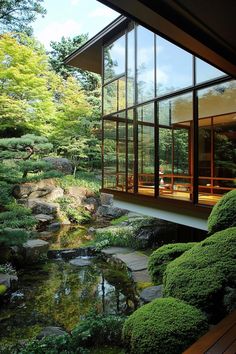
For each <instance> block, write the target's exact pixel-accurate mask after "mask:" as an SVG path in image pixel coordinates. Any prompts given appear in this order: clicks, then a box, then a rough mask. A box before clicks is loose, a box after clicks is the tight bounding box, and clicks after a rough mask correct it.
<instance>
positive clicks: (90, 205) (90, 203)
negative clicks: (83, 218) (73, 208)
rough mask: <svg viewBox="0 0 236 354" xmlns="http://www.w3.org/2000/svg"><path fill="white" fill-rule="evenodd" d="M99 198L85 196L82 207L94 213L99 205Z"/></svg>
mask: <svg viewBox="0 0 236 354" xmlns="http://www.w3.org/2000/svg"><path fill="white" fill-rule="evenodd" d="M99 204H100V203H99V200H98V198H94V197H89V198H86V199H85V200H84V202H83V205H84V208H85V209H86V210H88V211H89V212H91V213H95V212H96V210H97V209H98V206H99Z"/></svg>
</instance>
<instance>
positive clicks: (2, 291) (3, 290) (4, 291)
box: [0, 284, 7, 295]
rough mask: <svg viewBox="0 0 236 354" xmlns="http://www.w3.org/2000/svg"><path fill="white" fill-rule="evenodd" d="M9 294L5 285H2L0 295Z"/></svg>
mask: <svg viewBox="0 0 236 354" xmlns="http://www.w3.org/2000/svg"><path fill="white" fill-rule="evenodd" d="M6 292H7V287H6V285H4V284H0V295H4V294H5V293H6Z"/></svg>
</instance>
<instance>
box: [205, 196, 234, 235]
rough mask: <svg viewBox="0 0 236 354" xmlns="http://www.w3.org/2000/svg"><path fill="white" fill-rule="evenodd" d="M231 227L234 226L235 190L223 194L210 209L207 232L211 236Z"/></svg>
mask: <svg viewBox="0 0 236 354" xmlns="http://www.w3.org/2000/svg"><path fill="white" fill-rule="evenodd" d="M233 226H236V189H234V190H232V191H230V192H228V193H227V194H225V195H224V196H223V197H222V198H221V199H220V200H219V202H218V203H217V204H216V205H215V206H214V208H213V209H212V212H211V214H210V216H209V218H208V232H209V234H213V233H215V232H217V231H220V230H225V229H227V228H229V227H233Z"/></svg>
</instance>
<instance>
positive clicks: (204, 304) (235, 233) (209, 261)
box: [163, 227, 236, 322]
mask: <svg viewBox="0 0 236 354" xmlns="http://www.w3.org/2000/svg"><path fill="white" fill-rule="evenodd" d="M235 259H236V227H233V228H229V229H226V230H224V231H219V232H217V233H215V234H214V235H212V236H210V237H208V238H206V239H205V240H204V241H202V242H200V243H199V244H197V245H196V246H194V247H192V248H191V249H190V250H189V251H187V252H185V253H184V254H182V255H181V256H180V257H178V258H177V259H175V260H174V261H172V262H171V263H169V265H168V266H167V268H166V271H165V274H164V279H163V280H164V295H165V296H173V297H175V298H178V299H181V300H184V301H186V302H188V303H189V304H191V305H193V306H196V307H198V308H199V309H201V310H203V311H205V312H206V313H207V314H208V315H209V317H210V318H211V319H212V320H213V321H215V322H216V321H218V320H220V319H221V318H222V317H224V316H225V315H226V313H227V312H228V309H227V308H229V307H230V306H229V305H228V306H226V305H225V303H224V302H225V296H226V295H227V292H228V290H227V289H228V288H233V289H235V288H236V262H235Z"/></svg>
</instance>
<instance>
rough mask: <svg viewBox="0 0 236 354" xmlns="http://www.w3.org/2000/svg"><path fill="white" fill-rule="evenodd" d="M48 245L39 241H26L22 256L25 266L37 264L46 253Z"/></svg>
mask: <svg viewBox="0 0 236 354" xmlns="http://www.w3.org/2000/svg"><path fill="white" fill-rule="evenodd" d="M48 248H49V243H48V242H47V241H43V240H40V239H36V240H28V241H27V242H25V243H24V244H23V254H24V257H25V262H26V263H27V264H32V263H37V262H38V261H39V259H40V257H41V256H43V255H45V254H46V253H47V251H48Z"/></svg>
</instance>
